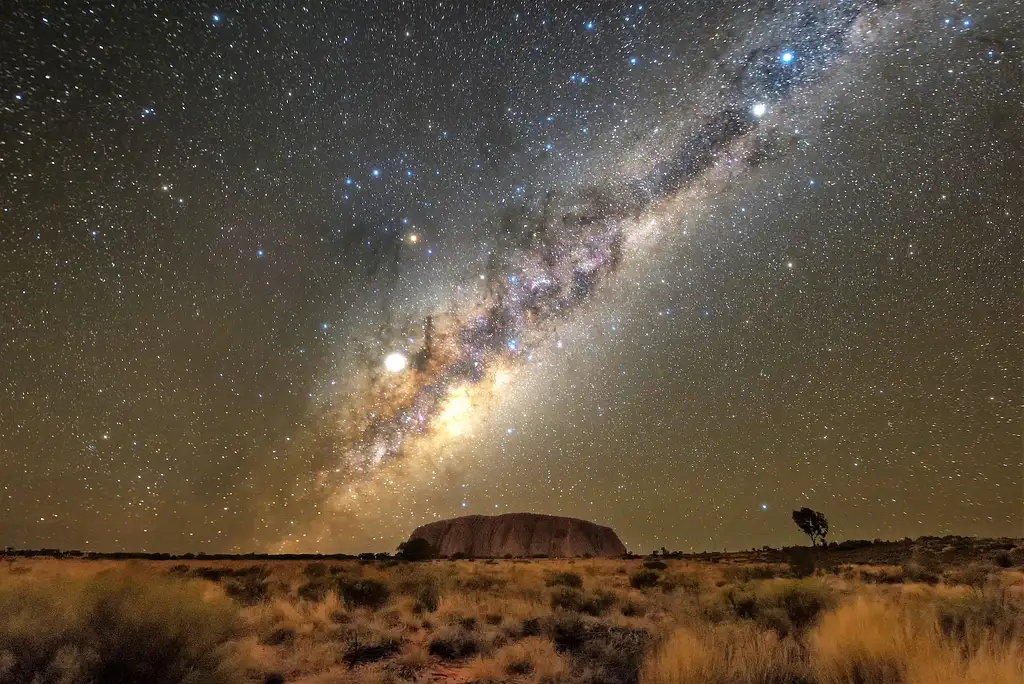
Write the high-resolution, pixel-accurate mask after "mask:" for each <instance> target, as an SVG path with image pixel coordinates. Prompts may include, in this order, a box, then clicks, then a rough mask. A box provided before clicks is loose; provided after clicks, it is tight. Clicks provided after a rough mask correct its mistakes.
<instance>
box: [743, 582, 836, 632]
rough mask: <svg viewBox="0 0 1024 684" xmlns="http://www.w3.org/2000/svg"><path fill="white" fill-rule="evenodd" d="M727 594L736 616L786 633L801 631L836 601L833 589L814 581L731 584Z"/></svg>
mask: <svg viewBox="0 0 1024 684" xmlns="http://www.w3.org/2000/svg"><path fill="white" fill-rule="evenodd" d="M724 597H725V601H726V603H727V605H728V607H729V609H730V611H731V612H732V613H733V614H734V615H735V616H736V617H738V618H740V619H744V620H753V621H755V622H757V623H758V624H759V625H761V626H762V627H766V628H770V629H774V630H775V631H777V632H778V633H779V634H781V635H783V636H786V635H788V634H798V633H802V632H803V631H805V630H806V629H808V628H809V627H810V626H811V625H812V624H813V623H814V622H815V621H816V620H817V619H818V616H819V615H821V613H823V612H824V611H826V610H828V609H830V608H832V607H833V606H835V605H836V603H837V599H836V596H835V593H834V591H833V590H832V589H831V588H830V587H829V586H828V585H827V584H824V583H821V582H817V581H814V580H787V581H778V582H763V583H759V584H754V585H749V586H739V587H730V588H729V589H728V590H727V591H726V592H725V594H724Z"/></svg>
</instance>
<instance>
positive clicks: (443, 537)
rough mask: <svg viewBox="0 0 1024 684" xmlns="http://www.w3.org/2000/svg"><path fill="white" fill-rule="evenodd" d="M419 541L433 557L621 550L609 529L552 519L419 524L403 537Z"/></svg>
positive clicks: (473, 518)
mask: <svg viewBox="0 0 1024 684" xmlns="http://www.w3.org/2000/svg"><path fill="white" fill-rule="evenodd" d="M409 539H410V541H411V540H413V539H425V540H426V541H428V542H429V543H430V545H431V546H433V547H434V549H436V551H437V554H438V555H439V556H454V555H463V556H466V557H469V558H500V557H503V556H519V557H526V556H548V557H552V558H570V557H579V556H621V555H622V554H624V553H625V552H626V547H625V546H624V545H623V544H622V542H621V541H620V540H619V537H618V535H617V534H615V531H614V530H612V528H610V527H605V526H603V525H598V524H596V523H592V522H588V521H586V520H580V519H578V518H567V517H562V516H556V515H542V514H540V513H506V514H504V515H467V516H463V517H460V518H452V519H450V520H439V521H437V522H432V523H428V524H426V525H421V526H420V527H417V528H416V529H415V530H413V532H412V534H411V535H410V536H409Z"/></svg>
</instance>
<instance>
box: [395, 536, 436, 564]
mask: <svg viewBox="0 0 1024 684" xmlns="http://www.w3.org/2000/svg"><path fill="white" fill-rule="evenodd" d="M397 557H398V558H400V559H402V560H407V561H425V560H430V559H431V558H437V549H435V548H434V547H433V545H431V543H430V542H429V541H427V540H426V539H423V538H422V537H416V538H415V539H410V540H409V541H407V542H402V543H401V544H399V545H398V554H397Z"/></svg>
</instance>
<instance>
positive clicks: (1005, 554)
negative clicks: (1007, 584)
mask: <svg viewBox="0 0 1024 684" xmlns="http://www.w3.org/2000/svg"><path fill="white" fill-rule="evenodd" d="M994 560H995V562H996V565H997V566H999V567H1000V568H1012V567H1013V566H1014V562H1013V556H1011V555H1010V552H1009V551H1005V550H1004V551H999V552H998V553H996V555H995V559H994Z"/></svg>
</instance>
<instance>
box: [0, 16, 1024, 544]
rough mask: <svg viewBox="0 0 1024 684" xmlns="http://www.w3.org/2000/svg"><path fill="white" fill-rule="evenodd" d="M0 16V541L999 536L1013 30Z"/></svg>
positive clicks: (1019, 464)
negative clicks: (595, 534)
mask: <svg viewBox="0 0 1024 684" xmlns="http://www.w3.org/2000/svg"><path fill="white" fill-rule="evenodd" d="M0 12H2V13H3V14H4V15H5V16H4V17H3V25H4V31H3V35H2V37H0V122H2V126H0V169H2V173H0V302H2V308H0V357H2V359H3V363H2V365H0V545H11V546H17V547H22V548H35V547H61V548H79V549H84V550H106V551H114V550H147V551H170V552H185V551H206V552H218V551H221V552H222V551H235V552H245V551H252V550H273V551H310V552H317V551H319V552H324V553H331V552H358V551H365V550H372V551H381V550H392V549H393V548H394V546H395V545H396V544H397V543H398V542H399V541H400V540H402V539H403V538H404V537H405V536H407V534H408V532H409V531H410V530H411V529H412V528H414V527H415V526H417V525H420V524H422V523H425V522H429V521H431V520H436V519H440V518H446V517H453V516H456V515H462V514H471V513H482V514H495V513H505V512H517V511H535V512H542V513H552V514H561V515H571V516H574V517H581V518H585V519H590V520H594V521H596V522H599V523H602V524H607V525H611V526H612V527H614V528H615V529H616V531H617V532H618V533H619V535H620V536H621V538H622V539H623V541H624V542H625V543H626V545H627V546H628V547H629V548H631V549H633V550H635V551H649V550H650V549H652V548H660V547H662V546H665V547H668V548H669V549H673V550H674V549H680V550H696V551H700V550H721V549H737V548H750V547H753V546H757V547H760V546H761V545H765V544H768V545H776V546H778V545H782V544H791V543H799V542H800V539H801V535H800V532H799V531H798V530H797V529H796V527H795V526H794V525H793V524H792V522H791V520H790V518H789V513H790V511H791V510H792V509H794V508H799V507H802V506H811V507H813V508H815V509H819V510H822V511H823V512H825V513H826V515H827V516H828V517H829V520H830V521H831V524H832V538H834V539H852V538H868V539H871V538H875V537H881V538H900V537H903V536H907V535H909V536H918V535H922V534H970V535H986V536H998V535H1020V534H1021V533H1022V526H1024V458H1022V446H1021V444H1022V442H1021V430H1020V425H1021V424H1020V405H1021V391H1022V363H1021V345H1020V335H1019V330H1020V321H1021V314H1022V310H1021V292H1022V290H1021V285H1022V277H1021V276H1022V269H1021V266H1022V262H1021V255H1022V250H1021V247H1022V245H1021V226H1022V220H1021V217H1022V216H1024V192H1022V186H1021V182H1022V181H1021V178H1022V177H1024V168H1022V162H1024V109H1022V100H1024V86H1022V56H1021V42H1022V40H1024V38H1022V36H1024V10H1021V8H1020V7H1019V6H1016V3H1014V2H1011V1H1010V0H1003V1H1000V0H992V1H980V2H967V1H965V2H949V1H948V0H943V1H938V0H936V1H934V2H931V1H929V0H897V1H895V2H879V1H877V0H875V1H870V0H795V1H782V0H779V1H771V2H711V1H710V0H699V1H696V2H668V1H659V2H652V3H650V4H647V3H644V4H637V3H623V2H582V3H573V4H570V3H561V2H536V1H533V2H485V1H483V0H481V1H480V2H468V3H445V2H433V3H425V2H413V1H403V2H390V3H389V2H376V3H374V2H369V3H363V2H351V3H344V4H337V5H336V4H335V3H317V2H306V3H303V2H297V3H292V2H273V1H270V0H268V1H265V2H259V3H255V2H225V3H222V4H210V3H200V2H192V1H190V0H186V1H183V2H175V3H165V2H145V1H139V2H129V3H102V4H101V3H65V4H61V5H59V6H50V5H48V4H44V3H14V4H11V5H8V6H5V8H4V9H3V10H0Z"/></svg>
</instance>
